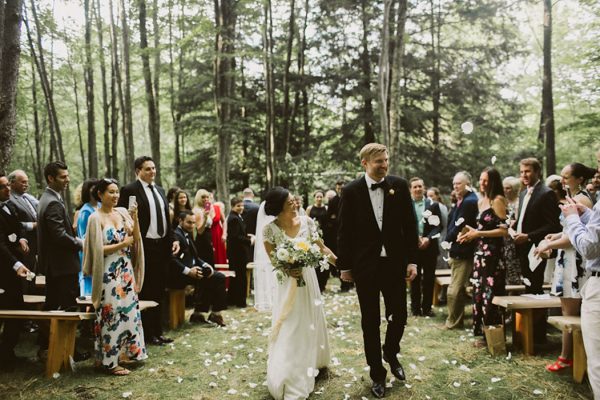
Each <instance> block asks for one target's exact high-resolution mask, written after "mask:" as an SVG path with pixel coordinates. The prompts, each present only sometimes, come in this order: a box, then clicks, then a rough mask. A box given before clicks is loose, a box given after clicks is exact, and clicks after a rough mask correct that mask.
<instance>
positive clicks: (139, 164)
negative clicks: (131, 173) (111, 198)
mask: <svg viewBox="0 0 600 400" xmlns="http://www.w3.org/2000/svg"><path fill="white" fill-rule="evenodd" d="M134 167H135V173H136V175H137V179H136V180H135V181H134V182H131V183H129V184H128V185H125V186H123V188H121V195H120V197H119V203H118V206H119V207H125V208H127V207H128V205H129V197H130V196H135V200H136V203H137V205H138V219H139V221H140V233H141V235H142V242H143V244H144V259H145V262H146V265H145V275H144V286H143V287H142V291H141V292H140V299H141V300H152V301H155V302H157V303H158V306H157V307H153V308H149V309H146V310H144V311H142V324H143V325H144V339H145V342H146V344H152V345H162V344H165V343H171V342H172V341H173V339H170V338H167V337H165V336H164V335H163V329H162V324H161V315H162V304H163V296H164V294H165V287H166V282H167V276H168V268H169V266H170V265H171V254H175V253H177V252H178V251H179V242H177V241H176V240H174V234H173V229H172V227H171V222H170V219H169V204H168V202H167V199H166V197H165V191H164V189H163V188H162V187H160V186H158V185H156V184H155V183H154V178H155V177H156V166H155V165H154V161H153V160H152V158H150V157H148V156H142V157H138V158H137V159H136V160H135V164H134Z"/></svg>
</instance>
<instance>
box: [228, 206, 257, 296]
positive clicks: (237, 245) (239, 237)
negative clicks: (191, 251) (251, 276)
mask: <svg viewBox="0 0 600 400" xmlns="http://www.w3.org/2000/svg"><path fill="white" fill-rule="evenodd" d="M243 212H244V202H243V200H242V199H240V198H239V197H234V198H233V199H231V212H230V213H229V216H228V217H227V229H228V235H227V258H228V259H229V269H230V270H232V271H235V277H233V278H230V280H229V292H228V300H229V304H230V305H234V306H237V307H241V308H244V307H246V287H247V285H248V280H247V276H246V264H248V260H249V259H250V246H251V245H252V243H253V236H249V235H248V234H247V233H246V223H245V222H244V219H243V218H242V213H243Z"/></svg>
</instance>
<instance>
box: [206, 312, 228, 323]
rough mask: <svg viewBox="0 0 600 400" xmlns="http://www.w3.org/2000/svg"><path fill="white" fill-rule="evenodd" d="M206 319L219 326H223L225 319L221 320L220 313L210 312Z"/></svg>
mask: <svg viewBox="0 0 600 400" xmlns="http://www.w3.org/2000/svg"><path fill="white" fill-rule="evenodd" d="M208 320H209V321H210V322H213V323H215V324H217V325H219V326H225V321H223V317H222V316H221V315H217V314H213V313H210V315H209V316H208Z"/></svg>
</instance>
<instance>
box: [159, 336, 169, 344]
mask: <svg viewBox="0 0 600 400" xmlns="http://www.w3.org/2000/svg"><path fill="white" fill-rule="evenodd" d="M158 340H160V341H161V342H162V343H163V344H167V343H173V339H171V338H168V337H166V336H162V335H160V336H159V337H158Z"/></svg>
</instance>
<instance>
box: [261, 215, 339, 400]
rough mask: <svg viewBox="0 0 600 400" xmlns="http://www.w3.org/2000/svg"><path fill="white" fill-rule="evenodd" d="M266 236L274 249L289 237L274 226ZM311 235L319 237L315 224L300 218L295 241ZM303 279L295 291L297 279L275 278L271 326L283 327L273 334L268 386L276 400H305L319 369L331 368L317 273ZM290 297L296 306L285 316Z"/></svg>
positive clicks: (308, 271) (306, 272)
mask: <svg viewBox="0 0 600 400" xmlns="http://www.w3.org/2000/svg"><path fill="white" fill-rule="evenodd" d="M263 234H264V240H265V241H267V242H269V243H271V244H273V245H274V246H276V245H277V244H278V243H280V242H281V241H282V240H284V239H285V238H286V237H287V235H286V234H285V233H284V232H283V231H282V230H281V229H280V228H279V227H278V226H277V225H275V223H274V222H271V223H269V224H268V225H266V226H265V229H264V232H263ZM312 235H318V233H317V230H316V226H315V224H314V222H313V221H312V220H311V219H310V218H308V217H300V231H299V232H298V235H297V236H296V237H301V238H305V239H308V238H310V237H311V236H312ZM287 238H289V237H287ZM289 239H293V238H289ZM302 276H303V277H304V280H305V281H306V286H303V287H295V286H296V280H295V279H294V278H289V277H286V278H285V281H284V282H283V283H282V284H279V283H278V282H277V279H276V278H275V277H273V280H274V286H275V288H274V293H273V301H272V312H273V317H272V322H273V327H275V326H276V325H278V324H279V323H280V327H279V329H277V330H276V329H274V330H273V332H272V336H271V338H270V339H269V340H270V341H269V358H268V360H267V385H268V388H269V392H270V393H271V395H272V396H273V398H275V399H277V400H279V399H284V400H292V399H306V398H307V397H308V396H309V395H310V393H311V392H312V391H313V390H314V387H315V377H316V375H317V374H318V371H319V368H323V367H326V366H327V365H328V364H329V340H328V337H327V322H326V321H325V312H324V310H323V301H322V298H321V292H320V291H319V283H318V281H317V275H316V273H315V269H314V268H303V269H302ZM294 292H295V293H294ZM290 294H292V295H293V303H292V306H291V308H290V311H289V313H288V314H287V316H285V315H284V314H285V311H284V305H285V304H286V302H287V304H290V302H289V301H288V300H291V298H290V299H288V297H289V296H290ZM282 316H283V319H282V320H281V321H279V320H280V318H282Z"/></svg>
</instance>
